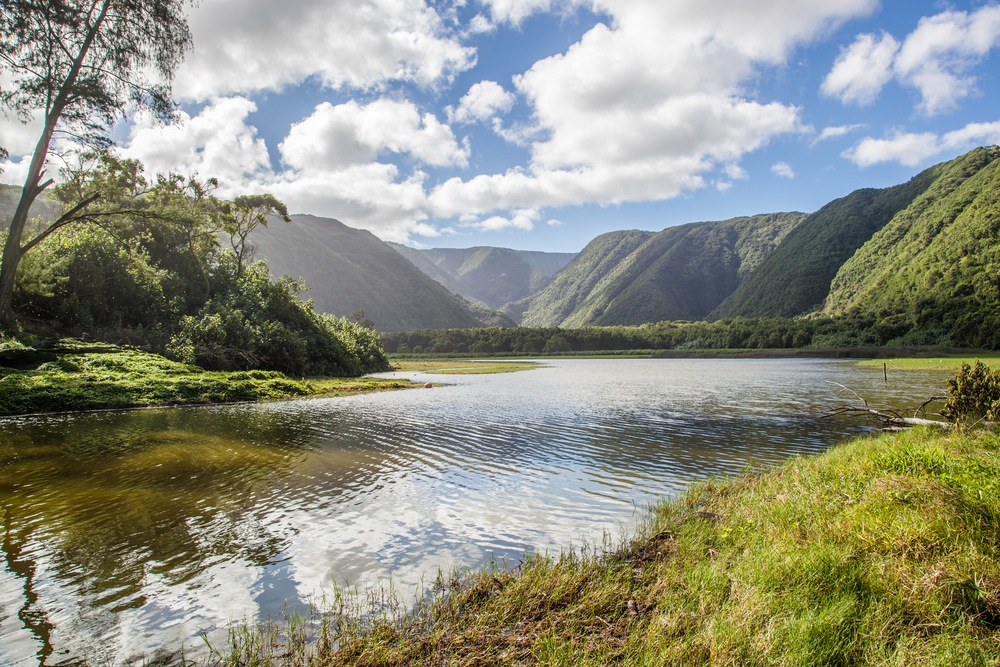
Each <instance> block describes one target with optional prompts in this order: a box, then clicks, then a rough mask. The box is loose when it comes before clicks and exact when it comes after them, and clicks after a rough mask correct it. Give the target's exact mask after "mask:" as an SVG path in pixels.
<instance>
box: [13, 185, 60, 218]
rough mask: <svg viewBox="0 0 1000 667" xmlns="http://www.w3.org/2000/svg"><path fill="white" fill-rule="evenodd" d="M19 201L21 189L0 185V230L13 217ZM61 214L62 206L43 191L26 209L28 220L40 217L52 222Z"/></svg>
mask: <svg viewBox="0 0 1000 667" xmlns="http://www.w3.org/2000/svg"><path fill="white" fill-rule="evenodd" d="M20 199H21V187H20V186H18V185H6V184H4V183H0V229H7V226H8V225H9V224H10V219H11V218H12V217H14V210H15V209H16V208H17V202H18V200H20ZM61 214H62V206H60V204H59V202H57V201H56V200H55V199H53V198H52V193H51V191H49V190H45V191H44V192H42V194H41V195H39V196H38V197H37V198H36V199H35V201H34V203H33V204H32V205H31V208H30V209H28V218H29V219H32V218H36V217H41V218H42V219H43V220H45V221H49V222H50V221H52V220H55V219H56V218H58V217H59V216H60V215H61Z"/></svg>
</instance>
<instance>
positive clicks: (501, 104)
mask: <svg viewBox="0 0 1000 667" xmlns="http://www.w3.org/2000/svg"><path fill="white" fill-rule="evenodd" d="M513 106H514V95H513V94H512V93H509V92H507V91H506V90H504V87H503V86H501V85H500V84H499V83H497V82H496V81H480V82H479V83H476V84H474V85H473V86H472V87H471V88H469V92H467V93H466V94H465V95H464V96H463V97H462V99H461V100H459V102H458V108H455V109H451V108H449V110H448V118H449V120H450V121H451V122H453V123H474V122H483V121H487V120H490V119H491V118H493V117H494V116H496V115H497V114H502V113H506V112H508V111H510V110H511V108H512V107H513Z"/></svg>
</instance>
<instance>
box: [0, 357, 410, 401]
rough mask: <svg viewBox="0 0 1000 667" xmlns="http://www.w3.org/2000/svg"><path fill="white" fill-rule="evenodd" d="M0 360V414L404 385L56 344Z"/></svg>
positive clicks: (320, 393) (249, 398)
mask: <svg viewBox="0 0 1000 667" xmlns="http://www.w3.org/2000/svg"><path fill="white" fill-rule="evenodd" d="M5 354H6V356H5V357H4V358H2V359H0V415H18V414H29V413H40V412H63V411H77V410H96V409H118V408H132V407H146V406H160V405H180V404H192V403H194V404H197V403H230V402H237V401H259V400H277V399H287V398H295V397H306V396H339V395H345V394H354V393H361V392H366V391H381V390H386V389H398V388H403V387H406V386H409V383H407V382H406V381H403V380H390V379H385V378H309V379H308V380H307V379H302V380H294V379H292V378H289V377H287V376H286V375H284V374H282V373H278V372H276V371H237V372H215V371H205V370H203V369H201V368H199V367H197V366H192V365H188V364H182V363H178V362H175V361H171V360H169V359H166V358H165V357H161V356H159V355H156V354H150V353H147V352H142V351H140V350H135V349H129V348H121V347H116V346H111V345H104V344H87V343H80V342H76V341H60V342H59V343H57V344H55V345H53V346H51V347H50V348H47V349H45V350H42V351H37V350H33V349H30V348H23V349H22V348H8V349H7V350H6V352H5Z"/></svg>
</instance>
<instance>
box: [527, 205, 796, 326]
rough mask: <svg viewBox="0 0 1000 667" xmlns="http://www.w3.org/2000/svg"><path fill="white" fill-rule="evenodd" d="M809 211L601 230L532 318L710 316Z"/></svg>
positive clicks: (593, 322)
mask: <svg viewBox="0 0 1000 667" xmlns="http://www.w3.org/2000/svg"><path fill="white" fill-rule="evenodd" d="M803 217H804V216H803V214H801V213H776V214H770V215H759V216H752V217H743V218H734V219H732V220H726V221H723V222H700V223H691V224H687V225H680V226H677V227H668V228H667V229H665V230H663V231H662V232H659V233H657V234H652V233H649V232H622V233H619V234H624V235H625V236H614V235H605V236H603V237H598V239H596V240H595V242H594V243H592V244H591V245H590V246H587V248H585V249H584V251H583V252H582V253H581V254H580V256H579V257H578V258H577V259H576V260H574V262H572V263H571V264H570V265H569V266H568V267H567V268H566V269H564V270H563V271H562V272H561V273H559V274H557V276H556V279H555V280H553V282H552V284H551V285H550V286H549V287H548V288H547V289H546V290H543V291H542V292H541V293H540V294H539V295H538V296H536V297H534V298H533V299H531V301H530V303H531V305H530V307H529V308H528V310H527V312H526V313H525V315H524V323H525V324H526V325H530V326H565V327H580V326H601V325H618V324H642V323H643V322H658V321H662V320H696V319H704V318H705V317H706V316H707V315H708V313H709V312H711V310H712V309H713V308H715V307H716V306H717V305H719V303H721V302H722V300H723V299H725V298H726V297H727V296H729V295H730V294H731V293H732V292H733V290H734V289H736V287H737V286H738V285H739V284H740V281H741V280H743V279H744V278H745V277H746V276H747V275H748V274H749V273H750V272H751V271H752V270H753V269H754V268H755V267H757V266H758V265H760V263H761V261H763V259H764V258H765V257H767V255H768V254H770V253H771V252H772V251H773V250H774V248H776V247H777V245H778V243H779V242H780V241H781V239H782V238H783V237H784V236H785V235H786V234H787V233H788V232H789V231H790V230H791V229H793V228H794V227H795V225H797V224H798V223H799V222H801V220H802V218H803ZM592 246H593V247H592ZM594 260H599V261H594ZM570 277H572V278H573V279H574V280H573V281H572V282H571V283H570V285H568V287H570V288H571V289H567V285H566V283H569V282H570V281H569V280H567V278H570Z"/></svg>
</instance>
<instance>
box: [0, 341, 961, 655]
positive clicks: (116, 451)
mask: <svg viewBox="0 0 1000 667" xmlns="http://www.w3.org/2000/svg"><path fill="white" fill-rule="evenodd" d="M544 363H545V364H546V366H547V367H545V368H540V369H537V370H533V371H528V372H523V373H513V374H506V375H464V376H457V375H455V376H441V375H436V376H433V377H432V376H419V375H416V374H410V375H409V376H410V377H414V378H415V379H418V380H420V381H433V382H438V383H445V384H444V386H435V387H434V388H432V389H414V390H409V391H402V392H391V393H384V394H370V395H364V396H356V397H350V398H336V399H316V400H299V401H289V402H278V403H266V404H241V405H230V406H214V407H192V408H174V409H162V410H136V411H128V412H99V413H89V414H76V415H49V416H36V417H24V418H10V419H6V420H0V507H2V510H3V541H2V545H0V546H2V553H0V556H2V558H3V562H2V567H0V664H3V665H17V666H25V667H35V666H36V665H56V664H74V663H82V661H86V662H87V663H89V664H101V665H105V664H107V665H121V664H130V663H135V664H140V663H141V661H142V660H143V659H145V660H147V661H148V660H150V659H153V658H157V657H161V658H162V657H166V656H170V655H172V654H176V653H177V652H178V651H180V650H181V649H182V648H183V649H184V650H185V652H186V653H187V655H188V657H190V656H191V655H192V654H196V653H197V652H198V651H199V650H204V646H205V642H204V640H203V639H202V635H204V636H206V637H207V638H208V639H209V641H210V642H211V643H212V644H213V645H216V646H217V645H220V644H224V642H225V637H226V631H227V627H228V626H229V624H230V623H231V622H239V621H243V620H251V621H252V620H255V619H258V618H265V617H268V616H278V615H280V614H281V613H283V612H287V611H289V610H291V611H298V610H303V609H305V608H306V606H307V605H308V604H309V602H310V601H312V600H318V599H321V598H322V596H323V595H324V594H329V593H330V592H331V591H332V590H334V587H335V586H339V587H341V588H343V587H359V588H362V589H363V588H365V587H368V586H381V585H386V584H387V583H388V582H389V581H391V583H392V585H393V586H394V587H395V588H396V589H397V590H399V591H400V592H401V593H403V594H404V595H405V596H408V597H412V596H414V595H416V594H417V593H418V592H419V590H420V589H421V586H422V585H423V584H425V583H426V584H427V585H428V586H429V585H430V583H431V582H433V580H434V577H435V575H436V573H437V571H438V569H439V568H444V569H448V568H451V567H476V566H481V565H483V564H486V563H488V562H490V561H491V560H496V561H498V562H506V563H509V564H514V563H516V562H518V561H519V560H520V559H522V558H523V557H524V555H525V554H526V553H532V552H539V551H550V552H558V551H559V550H560V549H562V548H567V547H579V546H581V545H591V546H593V545H595V544H596V545H599V544H600V543H601V542H602V540H603V539H604V536H605V535H610V536H612V537H618V536H619V535H620V534H621V532H622V531H623V530H627V529H628V528H629V527H630V526H631V525H633V522H634V521H635V518H636V516H637V514H641V511H642V509H643V508H645V507H646V506H648V504H649V503H650V502H652V501H653V500H655V499H657V498H660V497H664V496H668V495H670V494H673V493H676V492H677V491H679V490H681V489H683V488H684V487H685V486H686V485H688V484H689V483H690V482H691V481H693V480H698V479H704V478H705V477H708V476H712V475H715V476H719V475H730V474H736V473H739V472H741V471H743V470H746V469H758V468H761V467H767V466H772V465H774V464H777V463H780V462H781V461H783V460H785V459H787V458H788V457H789V456H792V455H795V454H809V453H813V452H818V451H821V450H823V449H825V448H827V447H829V446H830V445H832V444H834V443H836V442H837V441H839V440H842V439H844V438H845V437H847V436H850V435H856V434H860V433H863V432H864V431H865V430H866V425H865V424H863V423H862V422H858V421H851V420H844V419H833V420H829V419H821V418H820V417H821V416H822V415H823V414H824V413H826V412H827V411H828V410H830V409H831V408H832V407H834V406H837V405H842V404H847V403H856V402H857V399H856V398H855V396H854V395H852V394H851V393H850V391H847V390H846V389H844V387H848V388H850V389H851V390H853V391H856V392H857V393H858V394H860V395H863V396H865V397H866V398H868V399H869V400H870V401H871V402H872V403H873V404H874V405H878V406H883V407H889V406H899V407H902V406H906V405H918V404H919V403H921V402H922V400H923V399H924V398H926V397H929V396H931V395H935V394H941V393H943V392H944V387H945V381H946V379H947V378H948V377H950V374H948V373H921V372H906V373H903V372H900V373H897V374H895V375H891V376H890V378H889V383H888V385H887V386H885V385H883V378H882V369H881V368H878V369H874V368H862V367H859V366H857V365H856V364H854V363H853V362H845V361H832V360H666V359H664V360H555V361H546V362H544ZM833 383H837V384H833ZM838 385H843V387H841V386H838Z"/></svg>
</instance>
